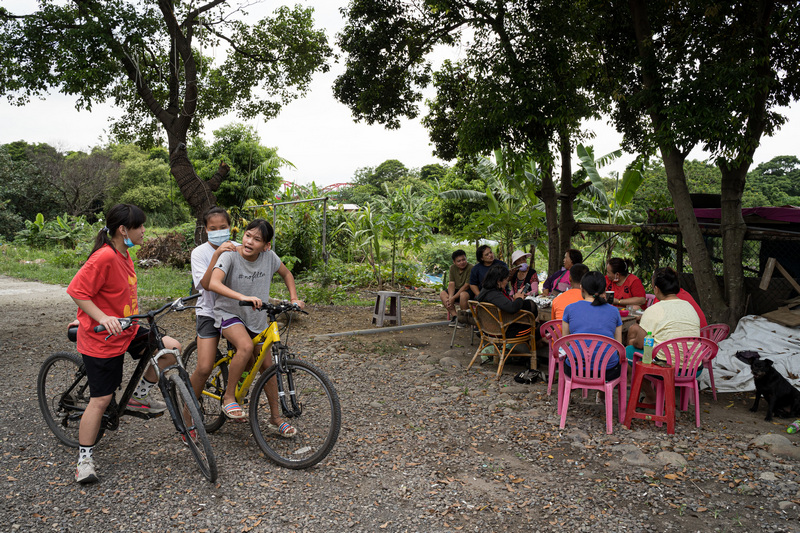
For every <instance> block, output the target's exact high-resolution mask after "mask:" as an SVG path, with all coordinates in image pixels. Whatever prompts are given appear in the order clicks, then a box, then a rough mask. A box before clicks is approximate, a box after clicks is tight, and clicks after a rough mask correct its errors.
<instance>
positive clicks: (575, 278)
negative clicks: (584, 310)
mask: <svg viewBox="0 0 800 533" xmlns="http://www.w3.org/2000/svg"><path fill="white" fill-rule="evenodd" d="M587 272H589V267H587V266H586V265H584V264H583V263H577V264H575V265H572V266H571V267H570V269H569V284H570V289H569V290H568V291H565V292H562V293H561V294H559V295H558V296H556V298H555V300H553V308H552V320H561V317H563V316H564V309H566V307H567V306H568V305H569V304H571V303H574V302H577V301H579V300H583V296H581V280H582V279H583V276H585V275H586V273H587Z"/></svg>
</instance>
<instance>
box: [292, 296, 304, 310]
mask: <svg viewBox="0 0 800 533" xmlns="http://www.w3.org/2000/svg"><path fill="white" fill-rule="evenodd" d="M292 303H293V304H295V305H296V306H297V307H299V308H300V310H301V311H302V310H303V309H305V307H306V303H305V302H304V301H303V300H298V299H297V298H295V299H294V300H292Z"/></svg>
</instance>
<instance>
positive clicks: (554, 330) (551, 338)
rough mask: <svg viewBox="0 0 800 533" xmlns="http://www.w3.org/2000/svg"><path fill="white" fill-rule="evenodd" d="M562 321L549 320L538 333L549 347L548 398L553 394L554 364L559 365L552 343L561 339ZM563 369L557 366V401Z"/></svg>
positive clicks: (559, 395)
mask: <svg viewBox="0 0 800 533" xmlns="http://www.w3.org/2000/svg"><path fill="white" fill-rule="evenodd" d="M562 324H563V321H561V320H549V321H547V322H545V323H544V324H542V325H541V326H539V333H541V335H542V338H543V339H544V340H546V341H547V344H548V345H549V346H550V350H549V354H548V357H547V359H548V361H547V395H548V396H549V395H550V394H552V392H553V378H554V377H555V374H556V364H557V363H560V362H559V360H558V357H557V356H556V353H555V352H554V351H553V342H555V341H556V340H558V338H559V337H561V325H562ZM562 371H563V369H562V368H561V365H560V364H558V375H559V378H558V399H559V400H561V385H562V384H563V383H564V380H563V379H562V378H561V376H562ZM559 411H561V405H559Z"/></svg>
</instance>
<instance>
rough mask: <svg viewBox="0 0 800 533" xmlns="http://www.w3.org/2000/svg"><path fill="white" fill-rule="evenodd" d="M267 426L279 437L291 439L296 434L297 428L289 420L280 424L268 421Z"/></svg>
mask: <svg viewBox="0 0 800 533" xmlns="http://www.w3.org/2000/svg"><path fill="white" fill-rule="evenodd" d="M267 427H269V428H270V429H271V430H272V431H275V432H277V433H278V435H280V436H281V437H285V438H287V439H291V438H292V437H294V436H295V435H297V428H296V427H294V426H293V425H291V424H290V423H289V422H284V423H283V424H281V425H280V426H276V425H275V424H272V423H268V424H267Z"/></svg>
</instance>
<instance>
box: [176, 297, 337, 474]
mask: <svg viewBox="0 0 800 533" xmlns="http://www.w3.org/2000/svg"><path fill="white" fill-rule="evenodd" d="M241 303H242V304H243V305H249V302H241ZM261 310H262V311H265V312H266V313H267V314H268V315H269V325H268V326H267V327H266V329H264V331H262V332H261V333H259V334H258V335H257V336H256V337H255V338H254V339H253V344H254V345H256V350H255V354H256V360H255V363H253V365H252V367H251V370H250V371H249V372H246V373H244V374H242V378H241V380H240V381H239V382H238V383H237V384H236V401H237V402H239V404H240V405H242V406H245V405H246V404H249V408H248V411H249V412H248V415H249V418H250V427H251V428H252V430H253V435H254V436H255V439H256V442H257V443H258V445H259V447H260V448H261V449H262V450H263V451H264V453H265V454H266V455H267V457H269V458H270V459H271V460H273V461H274V462H275V463H277V464H279V465H281V466H284V467H286V468H293V469H302V468H308V467H310V466H313V465H315V464H317V463H319V462H320V461H321V460H322V459H324V458H325V457H326V456H327V455H328V454H329V453H330V451H331V449H333V446H334V445H335V444H336V439H337V438H338V437H339V429H340V427H341V409H340V407H339V396H338V394H337V393H336V389H335V388H334V387H333V384H332V383H331V381H330V379H329V378H328V376H326V375H325V373H324V372H323V371H322V370H320V369H319V368H317V367H316V366H314V365H313V364H311V363H309V362H307V361H303V360H301V359H299V358H298V357H297V356H296V355H294V354H292V353H291V352H290V351H289V348H288V346H286V344H284V343H283V342H281V335H280V331H279V327H278V322H277V321H276V317H277V316H278V315H280V314H282V313H286V317H287V319H288V320H287V323H286V326H285V327H284V336H288V335H287V333H288V330H289V326H290V325H291V321H292V314H291V313H290V311H301V309H300V308H299V307H298V306H297V305H296V304H291V303H288V302H280V303H278V304H272V303H266V302H265V303H264V304H263V305H262V307H261ZM269 350H271V353H272V357H273V364H272V366H270V367H269V368H268V369H266V370H263V371H262V372H261V373H260V376H259V372H257V370H258V369H260V368H261V366H262V364H263V363H264V361H265V360H266V358H267V354H268V353H270V351H269ZM235 353H236V351H235V349H234V348H233V346H232V345H231V344H230V343H228V348H227V353H226V354H222V353H221V352H220V351H219V350H217V355H216V361H215V362H214V367H213V369H212V371H211V375H210V376H209V378H208V379H207V380H206V383H205V385H204V387H203V393H202V395H201V397H200V400H199V403H200V409H201V412H202V416H203V419H204V424H203V425H204V426H205V429H206V431H207V432H209V433H213V432H214V431H217V430H218V429H219V428H220V427H222V425H223V424H224V423H225V420H226V417H225V414H224V413H223V411H222V397H223V395H224V393H225V388H226V387H227V386H228V364H229V363H230V361H231V359H232V358H233V356H234V354H235ZM181 359H182V362H183V365H184V366H185V367H186V369H187V370H188V371H189V372H190V373H191V371H192V370H193V369H194V366H195V365H196V363H197V341H196V340H195V341H193V342H192V343H191V344H189V346H187V347H186V349H185V350H184V351H183V354H182V355H181ZM271 379H276V380H277V385H278V387H277V388H278V400H279V404H280V409H281V416H282V417H283V418H285V419H286V420H287V421H288V422H289V423H290V424H292V425H293V426H294V427H295V428H296V429H297V433H296V434H295V435H294V436H292V437H288V438H287V437H284V436H282V435H280V434H279V432H278V431H277V430H276V429H275V426H273V425H271V424H270V408H269V403H268V401H267V391H266V388H265V385H266V384H267V381H269V380H271ZM256 380H257V381H256ZM254 381H255V387H252V393H251V394H250V397H249V400H248V393H250V389H251V386H252V385H253V382H254Z"/></svg>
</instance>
